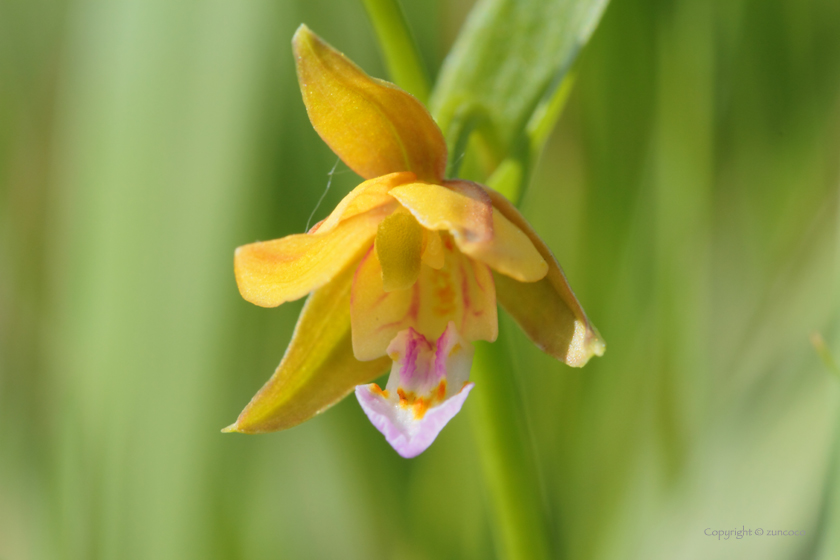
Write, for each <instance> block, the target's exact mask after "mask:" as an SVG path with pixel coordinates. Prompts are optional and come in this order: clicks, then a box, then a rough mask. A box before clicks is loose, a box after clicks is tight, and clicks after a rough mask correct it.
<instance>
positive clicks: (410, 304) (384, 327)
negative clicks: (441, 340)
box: [350, 235, 498, 360]
mask: <svg viewBox="0 0 840 560" xmlns="http://www.w3.org/2000/svg"><path fill="white" fill-rule="evenodd" d="M442 237H443V249H444V261H445V262H444V265H443V267H442V268H440V269H439V270H435V269H434V268H431V267H429V266H427V265H425V264H424V265H422V266H421V270H420V276H419V277H418V278H417V282H415V283H414V285H413V286H412V287H411V288H408V289H406V290H396V291H393V292H386V291H385V290H384V289H383V286H382V267H381V265H380V263H379V259H378V258H377V257H376V251H370V252H369V253H368V254H367V255H366V256H365V258H364V259H363V260H362V262H361V264H360V265H359V267H358V269H357V270H356V276H355V278H354V279H353V291H352V298H351V300H350V308H351V311H350V318H351V324H352V331H353V352H354V353H355V355H356V357H357V358H358V359H360V360H371V359H374V358H378V357H380V356H382V355H384V354H385V350H386V349H387V348H388V344H389V343H390V342H391V340H393V338H394V337H395V336H396V335H397V333H398V332H399V331H401V330H404V329H407V328H408V327H413V328H414V329H415V330H416V331H418V332H419V333H421V334H422V335H424V336H426V337H427V338H429V339H437V338H438V337H440V335H441V333H442V332H443V331H444V330H445V329H446V325H447V323H448V322H449V321H453V322H454V323H455V325H456V327H457V329H458V331H459V332H460V333H461V335H462V336H463V337H464V338H465V339H467V340H488V341H493V340H495V339H496V336H497V335H498V321H497V316H496V292H495V289H494V287H493V277H492V275H491V273H490V269H489V268H488V267H487V266H486V265H484V264H482V263H480V262H476V261H473V260H472V259H469V258H467V257H465V256H464V255H463V254H461V253H460V252H459V251H458V250H457V249H456V248H455V245H454V243H453V242H452V239H451V238H449V236H448V235H444V236H442Z"/></svg>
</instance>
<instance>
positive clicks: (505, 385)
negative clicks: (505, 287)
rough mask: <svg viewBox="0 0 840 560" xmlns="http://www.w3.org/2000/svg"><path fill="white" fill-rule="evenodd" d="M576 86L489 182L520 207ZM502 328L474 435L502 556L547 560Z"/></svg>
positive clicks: (484, 348)
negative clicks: (523, 194) (547, 142)
mask: <svg viewBox="0 0 840 560" xmlns="http://www.w3.org/2000/svg"><path fill="white" fill-rule="evenodd" d="M573 82H574V78H573V77H571V76H568V75H567V76H566V78H565V79H564V80H563V81H562V83H561V84H560V85H559V87H557V88H556V89H555V90H554V91H553V92H552V94H551V95H549V96H548V98H547V100H546V101H545V102H544V103H542V104H540V106H539V107H537V110H536V111H535V112H534V115H533V116H532V117H531V120H530V122H529V123H528V126H527V128H526V130H525V134H524V137H523V140H522V142H521V143H520V144H519V147H520V149H519V150H518V151H516V153H512V154H511V155H509V156H508V157H507V158H506V159H505V160H504V161H502V163H501V165H500V166H499V167H498V168H497V169H496V171H495V172H494V173H493V175H492V176H491V177H490V179H489V180H488V184H489V185H490V186H491V187H492V188H494V189H496V190H497V191H499V192H500V193H502V194H503V195H505V196H506V197H507V198H508V199H509V200H510V201H511V202H513V203H514V204H517V203H518V202H519V199H520V197H521V196H522V193H523V192H524V186H525V184H526V183H527V181H528V179H529V177H530V168H531V166H532V165H533V163H534V162H535V160H536V159H537V157H538V156H539V154H540V152H542V149H543V147H544V145H545V142H546V140H547V139H548V135H549V133H550V132H551V130H552V129H553V128H554V125H555V124H556V123H557V120H558V119H559V117H560V113H561V112H562V110H563V106H564V104H565V102H566V99H567V98H568V95H569V91H570V90H571V87H572V84H573ZM499 326H500V333H499V339H500V340H498V341H497V342H496V343H495V344H487V343H478V344H477V345H476V352H475V358H474V361H473V367H472V372H471V377H472V378H473V380H474V381H475V383H476V390H475V391H474V392H473V395H474V396H472V397H471V399H472V400H473V403H472V405H471V407H472V408H471V409H472V411H473V412H472V419H473V427H474V428H473V430H474V432H475V435H476V441H477V442H478V449H479V453H480V455H481V463H482V466H483V469H484V478H485V480H486V483H487V488H488V490H489V494H490V501H491V504H492V510H493V517H494V519H493V520H494V524H495V526H496V527H497V531H496V533H497V546H498V548H499V556H500V557H502V558H505V559H506V560H520V559H521V560H542V559H548V558H551V557H552V554H551V540H550V538H549V534H550V533H549V526H548V516H547V515H546V511H545V509H544V507H543V503H542V501H541V499H540V496H541V495H542V492H541V486H540V483H539V471H538V468H537V464H536V454H535V452H534V449H533V448H532V446H531V439H530V437H528V431H527V429H525V428H526V421H525V411H524V409H523V407H522V401H521V397H520V395H519V394H518V392H517V387H516V384H515V382H514V378H513V375H514V371H513V364H511V362H510V357H509V355H508V354H507V352H505V349H504V346H503V344H502V343H503V341H504V335H503V333H502V332H501V324H500V325H499Z"/></svg>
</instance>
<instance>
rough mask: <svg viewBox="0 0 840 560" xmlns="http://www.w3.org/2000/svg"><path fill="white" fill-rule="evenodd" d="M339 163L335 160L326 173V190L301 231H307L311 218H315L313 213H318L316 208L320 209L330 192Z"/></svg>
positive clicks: (339, 159) (337, 159) (338, 159)
mask: <svg viewBox="0 0 840 560" xmlns="http://www.w3.org/2000/svg"><path fill="white" fill-rule="evenodd" d="M339 161H341V158H335V164H334V165H333V166H332V169H330V172H329V173H327V176H328V177H329V179H327V188H326V189H324V193H323V194H322V195H321V198H319V199H318V204H316V205H315V208H313V209H312V213H311V214H309V219H308V220H306V228H304V230H303V231H309V224H311V223H312V218H314V217H315V212H317V211H318V208H320V207H321V203H322V202H324V199H325V198H326V197H327V193H328V192H330V186H332V180H333V175H335V168H336V167H338V162H339Z"/></svg>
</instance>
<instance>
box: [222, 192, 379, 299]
mask: <svg viewBox="0 0 840 560" xmlns="http://www.w3.org/2000/svg"><path fill="white" fill-rule="evenodd" d="M392 210H393V208H391V207H390V206H385V207H382V208H377V209H374V210H370V211H368V212H365V213H362V214H358V215H356V216H354V217H352V218H350V219H347V220H344V221H342V222H341V223H339V224H338V225H337V226H336V227H334V228H333V229H331V230H330V231H328V232H326V233H320V232H316V233H302V234H298V235H289V236H287V237H283V238H281V239H275V240H273V241H264V242H259V243H251V244H250V245H244V246H242V247H239V248H238V249H236V253H235V254H234V273H235V274H236V284H237V285H238V286H239V293H240V294H242V297H243V298H245V299H246V300H247V301H250V302H251V303H254V304H256V305H260V306H262V307H276V306H278V305H280V304H281V303H285V302H287V301H293V300H296V299H299V298H302V297H303V296H305V295H306V294H308V293H309V292H311V291H312V290H314V289H316V288H320V287H321V286H323V285H324V284H326V283H327V282H329V281H330V280H332V279H333V277H335V276H337V275H338V274H339V273H340V272H341V271H342V270H343V269H345V268H346V267H347V266H349V265H350V264H351V263H354V262H358V260H359V258H361V256H362V255H363V254H364V252H365V251H366V250H367V248H368V247H370V244H371V243H372V242H373V238H374V235H376V229H377V227H378V226H379V223H380V222H381V221H382V219H383V218H385V216H387V215H388V214H389V213H390V212H391V211H392Z"/></svg>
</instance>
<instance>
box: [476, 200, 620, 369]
mask: <svg viewBox="0 0 840 560" xmlns="http://www.w3.org/2000/svg"><path fill="white" fill-rule="evenodd" d="M488 193H489V194H490V197H491V198H492V199H493V205H494V206H495V207H496V208H497V210H498V211H499V212H500V213H501V214H503V215H504V216H505V217H506V218H507V219H508V220H510V222H511V223H512V224H514V225H515V226H516V227H517V228H519V229H520V230H522V231H523V232H525V234H526V235H527V236H528V238H529V239H530V240H531V241H532V242H533V244H534V246H535V247H536V248H537V249H538V250H539V252H540V254H541V255H542V256H543V257H544V258H545V260H546V262H548V264H549V271H548V274H547V275H546V277H545V278H543V279H542V280H540V281H539V282H530V283H526V282H518V281H516V280H514V279H512V278H508V277H505V276H503V275H495V279H496V296H497V297H498V299H499V303H500V304H501V305H502V307H504V308H505V311H507V312H508V313H509V314H510V315H511V317H513V318H514V320H515V321H516V322H517V323H518V324H519V326H520V327H521V328H522V330H523V331H525V333H526V334H527V335H528V337H530V339H531V340H532V341H533V342H534V344H536V345H537V346H538V347H539V348H540V349H541V350H543V351H544V352H546V353H548V354H551V355H552V356H554V357H555V358H557V359H559V360H562V361H564V362H566V363H567V364H569V365H570V366H574V367H582V366H584V365H585V364H586V362H588V361H589V358H591V357H592V356H593V355H594V356H600V355H602V354H603V353H604V350H605V348H606V347H605V344H604V341H603V339H602V338H601V335H600V334H599V333H598V330H597V329H595V327H594V326H593V325H592V324H591V323H590V322H589V319H588V318H587V316H586V313H584V311H583V308H582V307H581V305H580V303H578V300H577V298H576V297H575V294H574V293H573V292H572V289H571V288H570V287H569V283H568V282H567V281H566V276H565V275H564V274H563V270H562V269H561V268H560V265H559V264H557V260H556V259H555V258H554V255H553V254H552V253H551V250H550V249H549V248H548V246H547V245H546V244H545V243H544V242H543V240H542V239H540V237H539V236H538V235H537V233H536V232H535V231H534V229H533V228H532V227H531V226H530V224H528V222H527V221H526V220H525V218H524V217H523V216H522V214H520V213H519V210H517V209H516V207H514V206H513V205H512V204H511V203H510V202H509V201H508V200H507V199H506V198H505V197H504V196H502V195H501V194H499V193H497V192H495V191H492V190H490V189H488Z"/></svg>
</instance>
